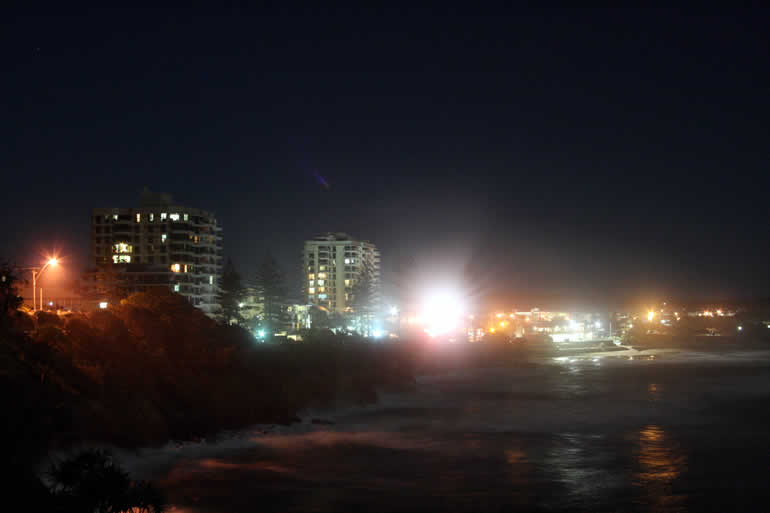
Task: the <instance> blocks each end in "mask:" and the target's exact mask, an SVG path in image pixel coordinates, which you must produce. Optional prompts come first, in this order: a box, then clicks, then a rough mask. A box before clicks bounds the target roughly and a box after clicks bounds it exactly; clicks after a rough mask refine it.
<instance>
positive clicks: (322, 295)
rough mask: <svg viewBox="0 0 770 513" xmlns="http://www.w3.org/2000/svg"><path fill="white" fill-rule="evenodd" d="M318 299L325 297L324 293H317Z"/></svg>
mask: <svg viewBox="0 0 770 513" xmlns="http://www.w3.org/2000/svg"><path fill="white" fill-rule="evenodd" d="M318 299H326V294H318Z"/></svg>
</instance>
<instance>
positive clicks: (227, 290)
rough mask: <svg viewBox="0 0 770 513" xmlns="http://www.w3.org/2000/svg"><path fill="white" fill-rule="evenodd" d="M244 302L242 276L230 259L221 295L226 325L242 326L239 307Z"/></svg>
mask: <svg viewBox="0 0 770 513" xmlns="http://www.w3.org/2000/svg"><path fill="white" fill-rule="evenodd" d="M241 301H243V285H242V284H241V275H240V274H238V271H236V270H235V265H234V264H233V261H232V260H230V259H229V258H228V259H227V263H226V264H225V268H224V271H223V272H222V292H221V293H220V294H219V304H220V306H221V307H222V320H223V322H225V323H226V324H232V323H234V324H241V323H242V322H243V317H241V309H240V307H239V306H238V305H239V304H240V303H241Z"/></svg>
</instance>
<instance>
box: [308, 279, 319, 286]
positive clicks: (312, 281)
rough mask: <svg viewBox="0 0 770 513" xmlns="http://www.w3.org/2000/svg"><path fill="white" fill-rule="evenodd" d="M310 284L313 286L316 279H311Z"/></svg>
mask: <svg viewBox="0 0 770 513" xmlns="http://www.w3.org/2000/svg"><path fill="white" fill-rule="evenodd" d="M319 283H320V282H319ZM308 284H309V285H310V286H311V287H312V286H313V285H315V280H310V282H309V283H308Z"/></svg>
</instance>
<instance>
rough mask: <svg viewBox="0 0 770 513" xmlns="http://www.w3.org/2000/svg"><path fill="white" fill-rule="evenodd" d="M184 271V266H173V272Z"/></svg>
mask: <svg viewBox="0 0 770 513" xmlns="http://www.w3.org/2000/svg"><path fill="white" fill-rule="evenodd" d="M181 270H182V266H181V265H179V264H171V272H174V273H178V272H179V271H181Z"/></svg>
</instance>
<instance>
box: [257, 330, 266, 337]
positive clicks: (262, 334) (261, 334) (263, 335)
mask: <svg viewBox="0 0 770 513" xmlns="http://www.w3.org/2000/svg"><path fill="white" fill-rule="evenodd" d="M257 335H258V336H259V338H265V330H259V331H258V332H257Z"/></svg>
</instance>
